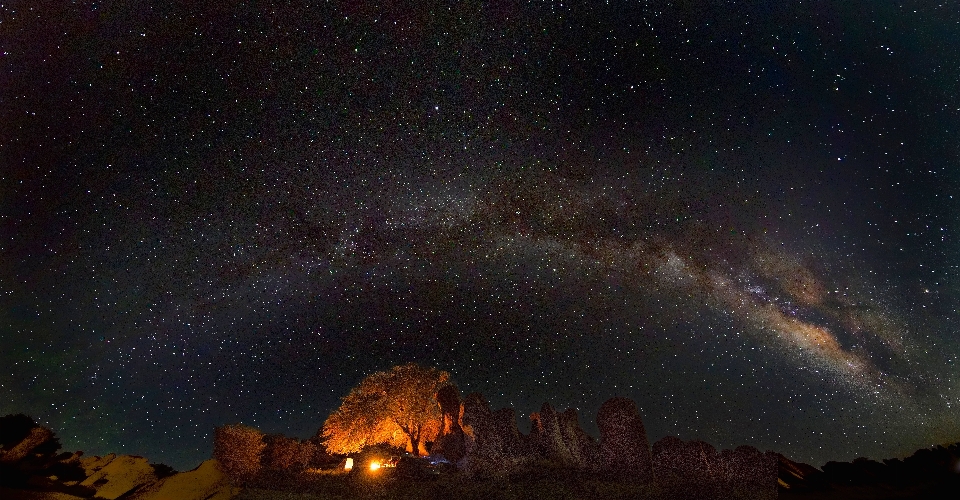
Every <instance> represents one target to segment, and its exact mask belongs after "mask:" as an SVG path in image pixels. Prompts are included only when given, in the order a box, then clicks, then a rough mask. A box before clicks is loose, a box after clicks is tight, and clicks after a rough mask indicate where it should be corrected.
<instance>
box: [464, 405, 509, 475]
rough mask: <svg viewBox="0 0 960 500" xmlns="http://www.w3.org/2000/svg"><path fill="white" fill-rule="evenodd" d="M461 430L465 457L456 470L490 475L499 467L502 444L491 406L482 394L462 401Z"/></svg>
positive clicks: (501, 456) (501, 459)
mask: <svg viewBox="0 0 960 500" xmlns="http://www.w3.org/2000/svg"><path fill="white" fill-rule="evenodd" d="M460 427H461V428H462V429H463V433H464V451H465V455H464V457H463V458H461V459H460V461H459V462H458V467H461V468H463V469H466V470H469V471H473V472H489V471H493V470H495V469H497V468H498V467H500V466H501V465H502V462H503V458H504V457H503V453H502V450H503V443H502V441H501V439H500V435H499V433H498V432H497V427H496V422H495V421H494V418H493V413H492V412H491V411H490V406H489V404H487V401H486V400H485V399H484V398H483V396H482V395H480V394H478V393H473V394H470V395H468V396H467V398H466V399H465V400H464V401H463V409H462V412H461V417H460Z"/></svg>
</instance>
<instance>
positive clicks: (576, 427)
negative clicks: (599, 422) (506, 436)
mask: <svg viewBox="0 0 960 500" xmlns="http://www.w3.org/2000/svg"><path fill="white" fill-rule="evenodd" d="M530 420H531V429H530V438H529V442H530V444H531V446H532V449H533V451H534V452H535V453H536V454H537V455H539V456H542V457H545V458H549V459H552V460H555V461H557V462H558V463H560V464H562V465H565V466H568V467H586V466H588V465H589V464H590V463H591V462H592V461H593V460H594V458H595V455H596V453H597V449H596V443H595V442H594V441H593V438H592V437H590V435H589V434H587V433H586V431H584V430H583V428H581V427H580V422H579V420H578V418H577V411H576V410H574V409H573V408H568V409H567V410H566V411H564V412H563V413H557V411H556V410H554V408H553V407H552V406H550V404H549V403H544V404H543V406H541V407H540V411H539V412H537V413H533V414H531V415H530Z"/></svg>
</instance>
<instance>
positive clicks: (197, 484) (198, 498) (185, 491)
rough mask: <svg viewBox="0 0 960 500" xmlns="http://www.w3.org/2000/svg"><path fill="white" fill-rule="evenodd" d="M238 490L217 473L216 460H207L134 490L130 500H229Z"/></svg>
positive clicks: (219, 472) (222, 475) (223, 475)
mask: <svg viewBox="0 0 960 500" xmlns="http://www.w3.org/2000/svg"><path fill="white" fill-rule="evenodd" d="M239 492H240V489H239V488H234V487H232V486H231V484H230V479H229V478H228V477H227V476H226V475H225V474H224V473H223V472H221V471H220V467H218V466H217V463H216V460H213V459H211V460H207V461H206V462H203V463H202V464H200V466H199V467H197V468H196V469H193V470H191V471H188V472H181V473H179V474H174V475H172V476H169V477H166V478H164V479H161V480H160V481H158V482H156V483H154V484H151V485H149V486H146V487H144V488H142V489H140V490H139V491H137V492H136V493H135V494H134V495H132V496H131V497H130V498H131V500H170V499H177V500H229V499H230V498H233V497H235V496H236V495H237V494H239Z"/></svg>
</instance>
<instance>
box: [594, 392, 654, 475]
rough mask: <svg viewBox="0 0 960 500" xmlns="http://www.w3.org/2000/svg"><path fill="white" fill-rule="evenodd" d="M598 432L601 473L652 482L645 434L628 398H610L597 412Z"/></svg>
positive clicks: (650, 461) (651, 465)
mask: <svg viewBox="0 0 960 500" xmlns="http://www.w3.org/2000/svg"><path fill="white" fill-rule="evenodd" d="M597 427H599V428H600V451H599V454H598V455H599V456H598V464H597V465H598V467H599V468H600V470H602V471H605V472H608V473H609V474H611V475H614V476H618V477H620V478H621V479H629V480H632V481H635V482H640V483H649V482H651V481H652V480H653V464H652V460H651V457H650V445H649V442H648V441H647V432H646V430H645V429H644V428H643V421H642V420H641V418H640V412H639V411H638V410H637V405H636V404H635V403H634V402H633V401H632V400H630V399H627V398H620V397H616V398H612V399H609V400H607V401H606V402H604V403H603V404H602V405H600V410H599V411H598V412H597Z"/></svg>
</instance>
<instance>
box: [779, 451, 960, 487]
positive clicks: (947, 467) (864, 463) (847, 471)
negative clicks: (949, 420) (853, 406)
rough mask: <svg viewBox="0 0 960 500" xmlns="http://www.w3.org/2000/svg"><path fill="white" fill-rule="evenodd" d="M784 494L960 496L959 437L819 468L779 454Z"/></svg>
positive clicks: (781, 483)
mask: <svg viewBox="0 0 960 500" xmlns="http://www.w3.org/2000/svg"><path fill="white" fill-rule="evenodd" d="M778 482H779V485H780V497H781V498H810V499H815V498H816V499H819V498H824V499H832V498H877V499H883V498H944V499H947V498H949V499H956V498H960V443H955V444H952V445H949V446H935V447H932V448H924V449H920V450H917V451H916V452H914V453H913V454H912V455H910V456H909V457H907V458H905V459H902V460H901V459H899V458H894V459H887V460H883V461H881V462H877V461H874V460H870V459H868V458H863V457H861V458H857V459H855V460H854V461H853V462H827V463H826V464H824V465H823V467H821V468H820V469H817V468H815V467H812V466H810V465H807V464H803V463H797V462H793V461H791V460H789V459H787V458H786V457H784V456H782V455H781V456H780V459H779V467H778Z"/></svg>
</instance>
